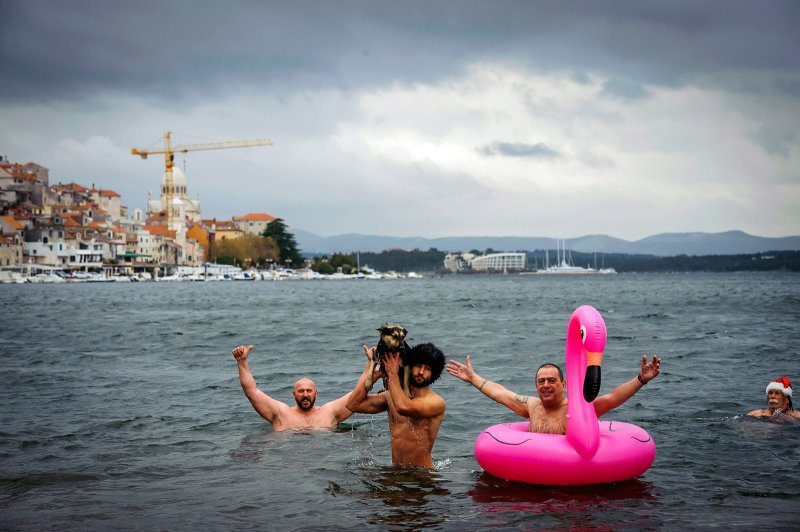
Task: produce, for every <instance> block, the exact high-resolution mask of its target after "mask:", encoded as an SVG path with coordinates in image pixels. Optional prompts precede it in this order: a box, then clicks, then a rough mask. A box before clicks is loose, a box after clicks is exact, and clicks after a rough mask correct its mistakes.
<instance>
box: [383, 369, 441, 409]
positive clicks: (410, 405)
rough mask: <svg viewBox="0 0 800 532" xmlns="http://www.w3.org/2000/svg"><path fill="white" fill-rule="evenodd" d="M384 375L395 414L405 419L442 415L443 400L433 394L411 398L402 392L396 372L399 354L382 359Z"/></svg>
mask: <svg viewBox="0 0 800 532" xmlns="http://www.w3.org/2000/svg"><path fill="white" fill-rule="evenodd" d="M384 364H386V373H387V374H388V375H389V394H390V395H391V396H392V404H393V405H394V408H395V409H396V410H397V413H398V414H400V415H403V416H407V417H414V418H421V419H422V418H429V417H435V416H439V415H441V414H444V411H445V408H446V406H447V405H446V404H445V402H444V399H442V398H441V397H439V396H438V395H435V394H430V395H427V396H424V397H418V398H417V397H414V398H411V397H409V396H407V395H406V393H405V392H404V391H403V385H402V384H401V383H400V377H399V376H398V372H399V370H400V354H399V353H391V354H389V355H386V357H385V358H384Z"/></svg>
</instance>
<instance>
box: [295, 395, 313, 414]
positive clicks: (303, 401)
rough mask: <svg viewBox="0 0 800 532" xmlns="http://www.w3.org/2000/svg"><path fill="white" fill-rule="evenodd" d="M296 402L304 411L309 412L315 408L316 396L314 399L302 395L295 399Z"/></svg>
mask: <svg viewBox="0 0 800 532" xmlns="http://www.w3.org/2000/svg"><path fill="white" fill-rule="evenodd" d="M294 402H295V403H297V408H299V409H300V410H302V411H303V412H308V411H309V410H311V409H312V408H314V403H315V402H316V398H313V399H312V398H310V397H306V398H303V397H301V398H300V399H299V400H298V399H295V400H294Z"/></svg>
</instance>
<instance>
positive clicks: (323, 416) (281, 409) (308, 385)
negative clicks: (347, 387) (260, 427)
mask: <svg viewBox="0 0 800 532" xmlns="http://www.w3.org/2000/svg"><path fill="white" fill-rule="evenodd" d="M252 350H253V346H252V345H249V346H247V347H245V346H243V345H240V346H239V347H236V348H234V349H233V351H231V354H232V355H233V358H235V359H236V365H237V366H238V367H239V382H240V383H241V385H242V390H244V394H245V395H246V396H247V399H249V400H250V404H252V405H253V408H254V409H255V410H256V412H258V413H259V415H261V417H263V418H264V419H266V420H267V421H269V422H270V423H272V428H273V429H274V430H275V431H276V432H281V431H284V430H290V429H330V430H333V429H335V428H336V425H337V424H339V423H340V422H342V421H344V420H345V419H347V418H349V417H350V416H351V415H352V414H353V413H352V412H351V411H350V410H348V409H347V406H346V405H347V399H348V398H349V396H350V394H346V395H343V396H342V397H340V398H338V399H336V400H335V401H331V402H330V403H325V404H324V405H322V406H315V405H314V403H315V402H316V400H317V387H316V385H315V384H314V381H312V380H311V379H309V378H308V377H304V378H302V379H300V380H298V381H297V382H296V383H295V384H294V390H292V395H294V401H295V403H297V405H296V406H293V407H289V405H287V404H286V403H283V402H281V401H278V400H276V399H273V398H272V397H270V396H269V395H267V394H265V393H264V392H262V391H261V390H259V389H258V386H256V380H255V378H254V377H253V374H252V373H251V371H250V366H249V364H248V363H247V357H248V356H249V355H250V351H252Z"/></svg>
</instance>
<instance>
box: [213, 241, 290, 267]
mask: <svg viewBox="0 0 800 532" xmlns="http://www.w3.org/2000/svg"><path fill="white" fill-rule="evenodd" d="M278 257H279V254H278V246H277V245H276V244H275V240H273V239H272V238H265V237H263V236H257V235H244V236H242V237H241V238H237V239H236V240H230V239H224V240H219V241H216V242H214V246H213V248H212V253H211V260H212V262H217V263H219V264H232V265H234V266H242V267H244V268H249V267H250V266H255V267H257V268H264V267H265V266H266V265H267V264H268V263H270V262H274V261H276V260H278Z"/></svg>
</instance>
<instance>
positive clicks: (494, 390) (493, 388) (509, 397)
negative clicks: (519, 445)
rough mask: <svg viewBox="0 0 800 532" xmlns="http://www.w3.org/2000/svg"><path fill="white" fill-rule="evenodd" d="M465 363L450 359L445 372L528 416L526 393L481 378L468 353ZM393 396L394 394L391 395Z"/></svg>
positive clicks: (516, 412) (520, 414)
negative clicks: (516, 391) (473, 367)
mask: <svg viewBox="0 0 800 532" xmlns="http://www.w3.org/2000/svg"><path fill="white" fill-rule="evenodd" d="M466 362H467V363H466V364H462V363H461V362H458V361H457V360H452V359H451V360H450V362H449V363H448V364H447V373H449V374H450V375H452V376H453V377H456V378H459V379H461V380H462V381H464V382H468V383H470V384H472V385H473V386H475V387H476V388H477V389H478V391H479V392H481V393H483V395H485V396H486V397H488V398H489V399H492V400H494V401H497V402H498V403H500V404H501V405H503V406H506V407H508V408H510V409H511V410H513V411H514V413H515V414H517V415H519V416H522V417H524V418H527V417H530V414H529V413H528V403H529V402H530V398H529V397H528V396H526V395H519V394H518V393H515V392H512V391H511V390H509V389H508V388H506V387H505V386H503V385H502V384H498V383H496V382H491V381H489V380H488V379H484V378H482V377H481V376H480V375H478V374H477V373H475V370H474V369H472V362H470V359H469V355H467V360H466ZM393 397H394V396H393Z"/></svg>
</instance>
